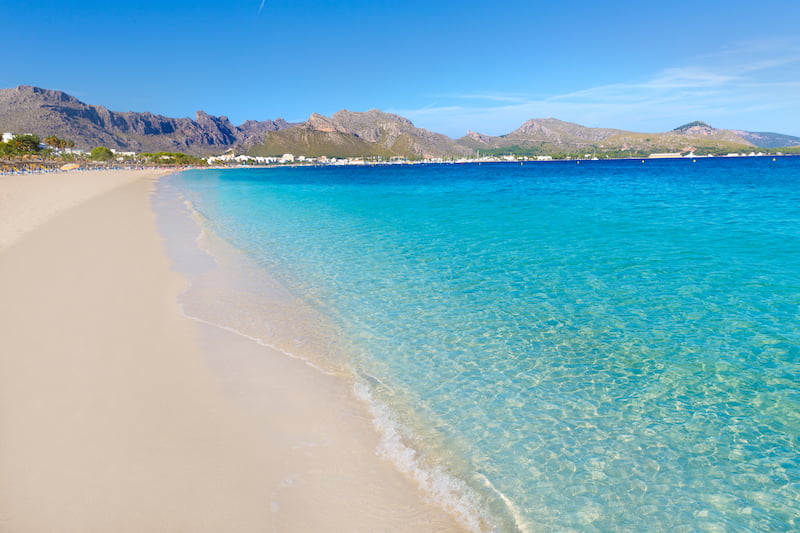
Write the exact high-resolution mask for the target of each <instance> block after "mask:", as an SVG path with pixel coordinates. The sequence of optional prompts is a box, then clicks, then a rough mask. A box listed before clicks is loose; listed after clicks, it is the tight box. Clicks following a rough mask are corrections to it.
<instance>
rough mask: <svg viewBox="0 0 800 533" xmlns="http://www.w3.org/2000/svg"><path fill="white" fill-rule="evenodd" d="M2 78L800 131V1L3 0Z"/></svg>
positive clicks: (115, 100) (463, 115)
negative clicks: (3, 45)
mask: <svg viewBox="0 0 800 533" xmlns="http://www.w3.org/2000/svg"><path fill="white" fill-rule="evenodd" d="M0 12H2V14H3V15H2V20H3V28H4V31H3V42H4V43H5V47H6V50H5V53H4V54H3V56H4V59H3V68H0V87H14V86H17V85H36V86H40V87H45V88H49V89H60V90H63V91H66V92H68V93H70V94H72V95H74V96H76V97H78V98H79V99H81V100H83V101H84V102H87V103H91V104H96V105H104V106H106V107H108V108H109V109H112V110H114V111H152V112H154V113H159V114H163V115H167V116H175V117H182V116H194V113H195V111H197V110H198V109H202V110H204V111H206V112H208V113H211V114H214V115H226V116H228V117H229V118H230V119H231V120H232V121H233V122H234V123H235V124H239V123H241V122H243V121H244V120H246V119H256V120H263V119H267V118H270V119H274V118H277V117H283V118H285V119H287V120H289V121H301V120H305V119H306V118H307V117H308V115H310V114H311V113H312V112H318V113H322V114H325V115H330V114H332V113H334V112H336V111H338V110H339V109H350V110H352V111H366V110H368V109H371V108H378V109H381V110H384V111H389V112H394V113H398V114H401V115H403V116H405V117H407V118H409V119H411V120H412V121H413V122H414V123H415V124H416V125H417V126H420V127H424V128H428V129H431V130H434V131H438V132H441V133H445V134H448V135H450V136H453V137H459V136H461V135H463V134H464V133H465V132H466V131H467V130H468V129H471V130H476V131H480V132H482V133H487V134H492V135H500V134H504V133H508V132H510V131H512V130H514V129H516V128H517V127H518V126H519V125H521V124H522V123H523V122H524V121H525V120H527V119H530V118H542V117H556V118H560V119H562V120H567V121H571V122H577V123H580V124H583V125H586V126H595V127H613V128H621V129H631V130H635V131H643V132H658V131H666V130H669V129H672V128H674V127H676V126H679V125H681V124H683V123H686V122H689V121H692V120H704V121H706V122H709V123H710V124H712V125H713V126H716V127H720V128H736V129H745V130H750V131H776V132H779V133H787V134H791V135H798V136H800V25H799V24H798V21H800V2H798V1H797V0H765V1H762V2H760V3H756V2H743V1H728V2H720V1H715V0H709V1H706V2H695V1H692V2H688V1H682V0H676V1H673V2H658V3H656V2H632V1H626V0H619V1H617V2H614V3H605V2H597V1H596V0H595V1H591V2H584V1H572V2H538V1H534V0H529V1H517V0H513V1H497V2H494V3H489V2H477V1H472V0H466V1H461V2H455V1H451V0H441V1H436V0H428V1H424V2H423V1H419V0H406V1H404V2H399V1H394V2H389V1H384V0H373V1H361V0H359V1H349V2H348V1H346V0H342V1H338V2H333V1H319V0H318V1H308V0H295V1H290V0H252V1H251V0H228V1H227V2H218V1H210V0H196V1H187V0H175V1H170V0H162V1H159V2H156V1H152V0H142V1H135V0H133V1H130V2H113V0H111V1H109V0H102V1H100V0H75V1H72V2H57V3H56V2H18V1H17V2H12V1H11V0H0Z"/></svg>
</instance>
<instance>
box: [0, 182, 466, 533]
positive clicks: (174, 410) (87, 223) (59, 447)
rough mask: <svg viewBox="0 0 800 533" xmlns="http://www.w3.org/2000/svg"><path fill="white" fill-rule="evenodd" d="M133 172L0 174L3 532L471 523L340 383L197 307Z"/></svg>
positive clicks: (446, 527) (453, 527)
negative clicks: (384, 439)
mask: <svg viewBox="0 0 800 533" xmlns="http://www.w3.org/2000/svg"><path fill="white" fill-rule="evenodd" d="M123 172H124V171H123ZM123 172H113V171H112V172H107V173H103V174H107V176H99V174H100V173H97V172H92V173H91V174H92V175H93V176H91V178H92V179H89V177H87V176H85V175H81V173H68V174H44V175H41V177H40V176H32V175H25V176H10V177H3V178H2V180H9V179H10V178H13V180H14V181H13V183H12V185H13V190H12V188H11V187H8V186H6V185H7V184H9V183H11V182H9V181H4V182H2V183H0V206H3V213H4V217H3V221H2V226H0V229H1V230H2V231H0V293H2V294H3V295H4V306H3V307H2V309H0V338H2V339H3V340H2V346H3V349H2V351H0V352H1V353H2V355H0V428H1V429H2V433H3V435H4V437H3V439H2V442H0V502H2V503H0V523H2V528H3V529H7V530H9V531H86V532H91V531H110V530H113V531H121V532H122V531H166V530H173V531H237V532H239V531H242V532H244V531H264V530H268V531H277V530H280V531H314V530H317V531H323V530H324V531H342V532H344V531H376V530H386V531H402V532H409V533H411V532H415V531H461V530H462V529H461V528H460V526H458V525H457V524H456V523H455V521H454V519H452V518H451V517H450V516H448V515H446V514H445V513H444V512H443V511H440V510H439V509H438V508H436V507H435V506H434V505H433V504H431V503H428V502H426V501H423V498H422V496H421V494H420V493H419V491H418V490H417V488H416V487H415V486H414V484H413V482H411V481H410V480H408V479H407V478H405V477H404V476H403V475H401V474H400V473H398V472H397V471H396V470H395V469H394V468H393V467H392V466H391V465H390V464H389V463H388V462H387V461H384V460H383V459H381V458H379V457H378V456H377V455H376V454H375V449H376V447H377V445H378V437H377V435H376V434H375V431H374V429H373V428H372V426H371V424H370V420H369V414H368V413H366V411H365V408H364V407H363V405H361V404H360V403H359V402H358V400H357V399H355V398H354V396H353V394H352V391H351V390H348V388H347V387H346V386H345V384H344V383H343V382H342V381H341V380H338V379H336V378H335V377H333V376H329V375H325V374H323V373H320V372H318V371H316V370H314V369H312V368H311V367H309V366H308V365H306V364H304V363H303V362H302V361H300V360H296V359H291V358H288V357H286V356H285V355H283V354H280V353H278V352H276V351H274V350H270V349H269V348H267V347H264V346H260V345H258V344H256V343H254V342H252V341H250V340H248V339H245V338H244V337H241V336H238V335H234V334H232V333H228V332H225V331H222V330H220V329H218V328H214V327H212V326H208V325H204V324H201V323H199V322H196V321H192V320H189V319H188V318H186V317H185V316H183V315H182V313H181V311H180V308H179V306H178V304H177V297H178V295H179V294H180V293H181V292H182V291H183V290H185V288H186V287H187V280H186V279H184V278H183V277H182V276H181V275H179V274H176V273H175V272H174V271H173V265H172V264H171V262H170V259H169V258H168V257H167V255H166V253H165V250H164V243H163V239H162V236H161V234H160V233H159V232H158V229H157V226H156V220H155V215H154V213H153V211H152V206H151V201H150V197H151V194H152V188H153V180H154V179H156V178H158V177H159V176H161V175H164V174H166V173H167V172H166V171H142V172H139V173H137V174H135V175H134V174H131V173H123ZM32 178H40V179H32ZM73 186H74V187H73ZM65 191H71V193H70V194H67V193H66V192H65ZM7 205H9V206H18V207H17V208H16V210H5V206H7Z"/></svg>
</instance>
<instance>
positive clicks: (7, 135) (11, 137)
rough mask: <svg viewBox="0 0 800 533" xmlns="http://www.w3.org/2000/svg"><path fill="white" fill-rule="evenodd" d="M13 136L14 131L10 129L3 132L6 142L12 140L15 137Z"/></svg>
mask: <svg viewBox="0 0 800 533" xmlns="http://www.w3.org/2000/svg"><path fill="white" fill-rule="evenodd" d="M13 138H14V134H13V133H11V132H8V131H7V132H5V133H4V134H3V142H4V143H7V142H9V141H10V140H11V139H13Z"/></svg>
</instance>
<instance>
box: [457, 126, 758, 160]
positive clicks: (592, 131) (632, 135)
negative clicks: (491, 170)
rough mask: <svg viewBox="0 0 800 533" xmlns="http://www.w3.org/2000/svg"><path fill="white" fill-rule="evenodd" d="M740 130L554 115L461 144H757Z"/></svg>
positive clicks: (498, 149)
mask: <svg viewBox="0 0 800 533" xmlns="http://www.w3.org/2000/svg"><path fill="white" fill-rule="evenodd" d="M739 133H740V132H734V131H732V130H719V129H715V128H712V127H711V126H709V125H708V124H705V123H704V122H692V123H690V124H686V125H684V126H681V127H679V128H676V129H674V130H673V131H670V132H665V133H636V132H632V131H625V130H617V129H609V128H588V127H586V126H581V125H579V124H573V123H570V122H564V121H561V120H557V119H554V118H545V119H531V120H528V121H527V122H525V123H524V124H523V125H522V126H520V127H519V128H518V129H516V130H514V131H513V132H511V133H509V134H507V135H502V136H499V137H491V136H487V135H482V134H478V133H474V132H469V133H468V134H467V135H466V136H464V137H462V138H460V139H458V141H457V142H458V143H459V144H460V145H462V146H465V147H468V148H470V149H472V150H479V151H482V152H484V153H493V152H494V153H502V152H504V151H506V152H512V153H530V154H541V155H551V154H557V153H594V152H611V153H613V152H619V153H620V154H621V155H623V154H625V153H630V154H641V153H654V152H689V151H741V150H749V149H752V148H753V147H754V146H755V145H754V144H753V143H752V142H750V141H749V140H747V139H745V138H744V137H742V136H741V135H740V134H739Z"/></svg>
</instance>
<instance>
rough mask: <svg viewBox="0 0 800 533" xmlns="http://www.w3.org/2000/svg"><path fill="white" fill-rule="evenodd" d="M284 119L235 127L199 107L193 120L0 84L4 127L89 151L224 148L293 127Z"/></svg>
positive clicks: (196, 151) (203, 150)
mask: <svg viewBox="0 0 800 533" xmlns="http://www.w3.org/2000/svg"><path fill="white" fill-rule="evenodd" d="M290 126H291V124H289V123H287V122H286V121H284V120H283V119H277V120H275V121H272V120H266V121H252V120H248V121H247V122H245V123H244V124H242V125H240V126H238V127H237V126H234V125H233V124H232V123H231V122H230V120H228V118H227V117H224V116H222V117H215V116H212V115H209V114H207V113H205V112H203V111H198V112H197V113H196V115H195V117H194V119H190V118H171V117H165V116H163V115H156V114H153V113H149V112H144V113H138V112H132V111H131V112H117V111H110V110H108V109H107V108H105V107H103V106H95V105H89V104H85V103H83V102H81V101H80V100H78V99H77V98H75V97H73V96H70V95H68V94H67V93H64V92H62V91H53V90H49V89H41V88H39V87H31V86H27V85H20V86H19V87H16V88H14V89H0V130H2V131H9V132H15V133H33V134H35V135H38V136H40V137H45V136H48V135H56V136H58V137H62V138H68V139H71V140H73V141H74V142H75V145H76V147H77V148H80V149H84V150H89V149H91V148H93V147H95V146H106V147H108V148H113V149H115V150H119V151H136V152H143V151H146V152H157V151H167V152H184V153H188V154H193V155H208V154H212V153H220V152H223V151H225V150H226V149H229V148H233V147H234V146H249V145H253V144H256V143H258V142H260V141H261V139H262V137H263V135H264V133H266V132H268V131H276V130H279V129H282V128H287V127H290Z"/></svg>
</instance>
